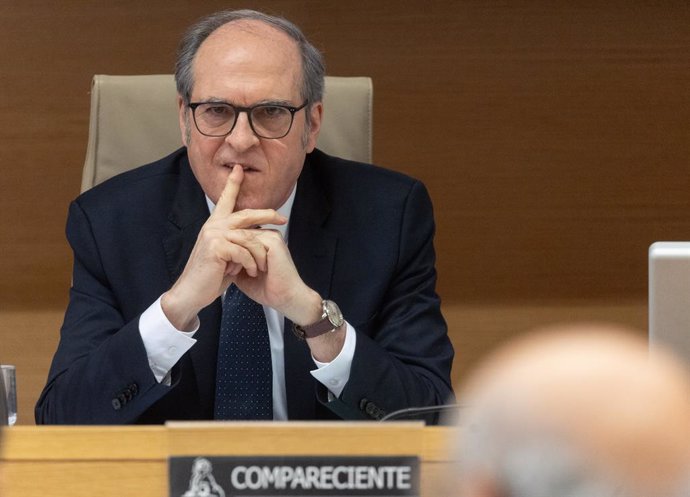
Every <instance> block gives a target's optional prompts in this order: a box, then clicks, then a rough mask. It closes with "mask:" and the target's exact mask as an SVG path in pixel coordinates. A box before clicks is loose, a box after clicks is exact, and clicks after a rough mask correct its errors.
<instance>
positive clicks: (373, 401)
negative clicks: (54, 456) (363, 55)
mask: <svg viewBox="0 0 690 497" xmlns="http://www.w3.org/2000/svg"><path fill="white" fill-rule="evenodd" d="M175 78H176V83H177V88H178V93H179V121H180V128H181V131H182V136H183V142H184V144H185V147H184V148H182V149H180V150H178V151H176V152H174V153H173V154H172V155H170V156H168V157H166V158H164V159H161V160H160V161H158V162H156V163H154V164H151V165H148V166H144V167H142V168H139V169H137V170H134V171H133V172H129V173H125V174H123V175H121V176H119V177H116V178H114V179H112V180H111V181H108V182H106V183H104V184H102V185H100V186H98V187H96V188H94V189H92V190H91V191H89V192H86V193H85V194H83V195H82V196H80V197H79V198H78V199H77V200H76V201H75V202H73V203H72V205H71V207H70V212H69V219H68V222H67V236H68V239H69V241H70V244H71V246H72V248H73V251H74V273H73V283H72V288H71V292H70V303H69V306H68V309H67V312H66V315H65V322H64V324H63V327H62V331H61V340H60V344H59V347H58V350H57V352H56V355H55V358H54V360H53V364H52V367H51V371H50V374H49V378H48V382H47V385H46V387H45V389H44V391H43V393H42V395H41V398H40V399H39V401H38V404H37V406H36V420H37V422H39V423H160V422H164V421H166V420H169V419H214V418H215V419H330V418H336V419H337V418H344V419H378V418H380V417H382V416H383V415H384V414H385V413H386V412H390V411H393V410H397V409H399V408H404V407H409V406H429V405H436V404H439V403H443V402H446V401H447V399H448V398H449V397H450V396H451V395H452V391H451V386H450V367H451V362H452V358H453V349H452V346H451V344H450V342H449V340H448V337H447V332H446V326H445V322H444V320H443V318H442V316H441V313H440V310H439V299H438V296H437V295H436V293H435V289H434V288H435V280H436V273H435V268H434V259H435V256H434V250H433V231H434V223H433V215H432V209H431V203H430V200H429V197H428V194H427V192H426V190H425V188H424V186H423V185H422V184H421V183H419V182H418V181H415V180H413V179H411V178H408V177H405V176H403V175H400V174H397V173H393V172H391V171H386V170H383V169H379V168H375V167H372V166H370V165H364V164H358V163H353V162H349V161H345V160H341V159H337V158H334V157H329V156H327V155H325V154H324V153H322V152H320V151H319V150H316V149H315V143H316V139H317V136H318V134H319V128H320V125H321V119H322V114H323V106H322V94H323V78H324V65H323V62H322V59H321V55H320V53H319V52H318V51H317V50H316V49H315V48H314V47H313V46H312V45H311V44H310V43H309V42H308V41H307V40H306V39H305V38H304V36H303V35H302V33H301V32H300V31H299V29H298V28H297V27H296V26H294V25H293V24H291V23H289V22H288V21H286V20H284V19H281V18H276V17H270V16H267V15H264V14H261V13H258V12H254V11H230V12H221V13H218V14H214V15H212V16H210V17H208V18H206V19H204V20H202V21H200V22H199V23H198V24H196V25H195V26H193V27H192V28H191V29H190V30H189V31H188V33H187V34H186V36H185V37H184V39H183V40H182V43H181V46H180V50H179V56H178V61H177V65H176V74H175ZM209 212H210V215H209ZM293 331H294V333H293Z"/></svg>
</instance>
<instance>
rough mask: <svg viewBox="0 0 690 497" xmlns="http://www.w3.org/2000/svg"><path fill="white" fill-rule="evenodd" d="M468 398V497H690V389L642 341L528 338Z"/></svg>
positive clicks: (585, 332) (583, 330) (623, 336)
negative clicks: (687, 496)
mask: <svg viewBox="0 0 690 497" xmlns="http://www.w3.org/2000/svg"><path fill="white" fill-rule="evenodd" d="M461 398H462V402H463V403H464V404H465V405H466V406H467V408H466V410H465V411H461V413H460V416H461V418H460V421H461V422H460V425H461V429H460V432H459V433H460V441H461V443H460V444H459V452H458V458H459V460H460V463H461V466H460V471H459V472H458V474H457V475H455V476H457V477H458V478H459V482H460V485H459V488H460V489H461V491H460V492H459V495H460V496H462V497H465V496H467V497H469V496H472V497H522V496H525V497H547V496H548V497H551V496H558V497H649V496H654V497H681V496H686V495H690V494H689V493H688V492H690V380H689V379H688V376H687V372H686V371H685V369H684V368H683V367H681V366H680V365H679V364H678V363H677V362H676V361H675V360H673V359H672V358H670V357H667V356H666V355H663V354H661V353H659V354H653V355H652V356H651V357H650V354H649V351H648V348H647V343H646V341H645V340H643V339H642V338H640V337H639V334H637V335H636V334H631V333H629V332H627V331H623V330H619V329H614V328H611V327H609V326H592V325H586V326H573V327H569V328H559V329H551V330H548V332H547V331H544V332H543V333H537V334H533V335H530V336H529V337H528V338H524V339H521V340H518V341H517V342H516V343H513V344H511V345H509V346H508V347H506V348H504V349H503V350H501V351H500V352H498V353H496V354H495V355H494V356H492V357H491V358H490V359H489V360H488V361H487V362H485V363H484V364H483V365H482V367H481V368H480V369H479V371H478V372H477V373H476V374H475V375H474V376H473V377H472V378H471V379H470V381H469V383H468V384H467V386H466V388H465V389H463V392H462V394H461ZM456 495H457V493H456Z"/></svg>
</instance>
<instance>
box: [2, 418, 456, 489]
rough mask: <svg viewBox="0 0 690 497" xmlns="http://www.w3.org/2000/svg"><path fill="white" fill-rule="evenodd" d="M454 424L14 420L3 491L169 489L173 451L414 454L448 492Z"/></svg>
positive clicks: (7, 439)
mask: <svg viewBox="0 0 690 497" xmlns="http://www.w3.org/2000/svg"><path fill="white" fill-rule="evenodd" d="M452 436H453V433H452V429H451V428H447V427H425V426H423V425H422V424H419V423H388V424H381V423H343V422H336V423H298V422H291V423H270V422H269V423H261V422H255V423H170V424H169V425H166V426H141V427H140V426H126V427H119V426H69V427H63V426H14V427H12V428H9V429H7V430H5V432H4V433H3V444H4V447H3V449H4V450H3V453H2V461H3V465H2V471H3V474H4V487H3V488H2V493H1V495H2V496H3V497H20V496H21V497H33V496H37V497H39V496H40V497H46V496H50V497H63V496H64V497H67V496H69V497H82V496H83V497H87V496H88V497H93V496H95V495H97V496H98V497H111V496H112V497H123V496H132V497H165V496H167V495H168V480H167V478H168V476H167V458H168V457H169V456H174V455H194V454H204V455H258V456H263V455H310V454H313V455H416V456H418V457H419V458H420V461H421V473H422V475H421V476H422V481H421V485H422V495H423V496H424V497H433V496H440V495H444V492H443V487H444V476H445V475H446V474H447V472H448V471H449V466H450V458H449V456H448V453H449V451H448V442H449V441H450V440H452Z"/></svg>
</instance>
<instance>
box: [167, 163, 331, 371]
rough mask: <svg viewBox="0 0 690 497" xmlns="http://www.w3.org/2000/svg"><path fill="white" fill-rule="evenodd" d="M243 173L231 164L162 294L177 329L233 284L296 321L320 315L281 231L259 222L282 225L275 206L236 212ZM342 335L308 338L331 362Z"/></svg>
mask: <svg viewBox="0 0 690 497" xmlns="http://www.w3.org/2000/svg"><path fill="white" fill-rule="evenodd" d="M243 178H244V172H243V170H242V167H240V166H235V167H234V168H233V170H232V172H231V173H230V175H229V176H228V181H227V183H226V185H225V189H224V190H223V193H222V194H221V196H220V199H219V200H218V204H217V205H216V208H215V210H214V211H213V214H211V216H210V217H209V219H208V221H206V223H205V224H204V226H203V227H202V228H201V231H200V233H199V237H198V238H197V241H196V244H195V245H194V248H193V249H192V254H191V255H190V257H189V260H188V261H187V265H186V266H185V268H184V271H183V272H182V275H181V276H180V278H179V279H178V280H177V282H175V284H174V285H173V287H172V288H171V289H170V290H169V291H168V292H166V293H165V294H164V295H163V298H162V300H161V306H162V308H163V312H164V313H165V315H166V316H167V317H168V319H169V320H170V322H171V323H172V324H173V326H175V327H176V328H177V329H179V330H188V329H191V328H192V327H193V325H194V323H195V322H196V316H197V314H198V313H199V311H200V310H201V309H203V308H204V307H206V306H207V305H209V304H210V303H211V302H213V301H214V300H215V299H216V298H218V297H219V296H220V295H222V294H223V292H224V291H225V290H226V289H227V288H228V286H230V284H231V283H233V282H234V283H235V284H236V285H237V286H238V287H239V288H240V290H242V291H243V292H244V293H245V294H246V295H247V296H248V297H249V298H251V299H252V300H254V301H256V302H259V303H260V304H263V305H267V306H269V307H272V308H273V309H276V310H277V311H278V312H280V313H281V314H283V315H284V316H285V317H287V318H288V319H290V320H291V321H292V322H294V323H296V324H298V325H302V326H304V325H308V324H312V323H315V322H316V321H318V320H319V319H321V313H322V309H321V297H320V296H319V294H318V293H317V292H315V291H314V290H312V289H311V288H309V287H308V286H307V285H306V284H305V283H304V281H302V278H301V277H300V276H299V273H298V272H297V268H296V267H295V264H294V262H293V261H292V257H291V256H290V252H289V250H288V248H287V245H286V243H285V241H284V240H283V238H282V236H281V235H280V233H278V232H276V231H273V230H264V229H261V228H260V226H261V225H263V224H285V223H286V222H287V219H285V218H284V217H283V216H281V215H280V214H278V213H277V212H276V211H275V210H273V209H264V210H259V209H246V210H242V211H238V212H234V208H235V201H236V200H237V195H238V193H239V191H240V186H241V185H242V180H243ZM343 342H344V333H343V332H342V331H341V330H339V332H338V333H328V334H327V335H322V336H320V337H317V338H314V339H310V340H309V341H308V344H309V347H310V348H311V351H312V354H313V355H314V357H315V358H316V359H318V360H319V361H322V362H329V361H331V360H333V359H334V358H335V357H336V356H337V355H338V353H339V352H340V349H341V348H342V345H343Z"/></svg>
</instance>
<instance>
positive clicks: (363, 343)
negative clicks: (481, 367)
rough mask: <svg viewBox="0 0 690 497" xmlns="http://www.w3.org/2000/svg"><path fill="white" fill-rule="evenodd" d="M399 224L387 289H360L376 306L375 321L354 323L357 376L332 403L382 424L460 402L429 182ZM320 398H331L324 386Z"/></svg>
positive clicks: (412, 197)
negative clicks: (387, 418) (408, 412)
mask: <svg viewBox="0 0 690 497" xmlns="http://www.w3.org/2000/svg"><path fill="white" fill-rule="evenodd" d="M397 219H398V223H397V224H395V226H396V229H397V230H398V232H397V233H394V234H393V235H392V236H391V237H390V238H393V239H396V240H397V248H392V247H388V248H387V249H386V250H385V251H384V252H385V254H384V257H386V258H387V259H388V262H389V263H391V264H392V270H391V271H390V272H389V273H388V274H387V277H386V278H384V279H385V281H386V284H385V286H382V287H381V289H380V291H378V292H377V293H365V292H362V291H360V292H357V290H355V292H354V293H355V294H357V293H359V295H367V297H365V298H368V299H371V300H376V302H374V303H373V306H372V307H371V309H370V310H369V311H368V312H369V313H370V315H369V317H368V319H366V320H365V321H364V322H362V323H352V324H353V325H354V326H355V328H356V329H357V345H356V350H355V355H354V358H353V362H352V368H351V373H350V378H349V381H348V383H347V385H346V387H345V389H344V390H343V392H342V394H341V396H340V398H339V399H337V400H335V401H332V402H329V403H327V404H326V405H327V406H328V407H329V408H330V409H331V410H332V411H334V412H336V413H337V414H338V415H339V416H341V417H344V418H364V419H367V418H368V419H371V418H373V419H380V418H381V417H382V416H383V415H384V414H386V413H390V412H392V411H395V410H398V409H403V408H408V407H421V406H433V405H438V404H443V403H446V402H452V401H453V392H452V388H451V380H450V370H451V364H452V360H453V354H454V352H453V347H452V344H451V342H450V340H449V338H448V334H447V328H446V323H445V320H444V319H443V316H442V315H441V311H440V299H439V297H438V295H437V294H436V292H435V285H436V270H435V252H434V247H433V236H434V220H433V209H432V205H431V200H430V198H429V195H428V193H427V191H426V188H425V187H424V186H423V184H422V183H420V182H418V181H414V182H413V183H412V185H411V187H410V188H409V192H408V194H407V196H406V198H405V199H404V201H403V204H402V207H401V208H400V209H399V217H398V218H397ZM371 236H372V237H373V236H375V235H374V234H372V235H371ZM391 259H392V260H391ZM382 265H383V264H382ZM363 284H364V285H366V284H367V283H366V281H365V282H363ZM372 284H374V283H373V282H372ZM370 304H372V303H371V302H360V304H359V305H361V306H363V307H366V306H367V305H370ZM345 317H346V318H347V315H346V316H345ZM318 395H319V398H320V399H321V400H322V401H323V400H325V392H324V389H321V391H320V392H319V394H318ZM427 419H428V420H430V421H432V422H433V421H434V420H436V419H437V416H430V417H428V418H427Z"/></svg>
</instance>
